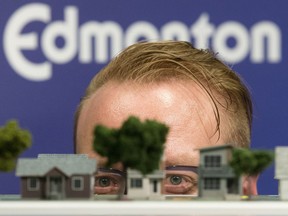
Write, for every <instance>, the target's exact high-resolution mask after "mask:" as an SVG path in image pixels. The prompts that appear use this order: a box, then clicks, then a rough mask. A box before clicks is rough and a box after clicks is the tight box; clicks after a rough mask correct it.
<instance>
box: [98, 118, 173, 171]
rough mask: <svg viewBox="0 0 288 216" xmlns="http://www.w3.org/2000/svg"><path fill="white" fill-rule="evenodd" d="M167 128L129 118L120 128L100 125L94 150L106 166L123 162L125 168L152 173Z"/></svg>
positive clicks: (154, 122) (157, 123)
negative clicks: (105, 160) (105, 158)
mask: <svg viewBox="0 0 288 216" xmlns="http://www.w3.org/2000/svg"><path fill="white" fill-rule="evenodd" d="M168 130H169V129H168V127H167V126H166V125H164V124H162V123H159V122H157V121H154V120H146V121H145V122H141V121H140V120H139V119H138V118H137V117H134V116H131V117H129V118H128V119H127V120H126V121H125V122H124V123H123V124H122V126H121V128H119V129H110V128H107V127H104V126H101V125H98V126H96V127H95V130H94V144H93V147H94V150H95V151H96V152H97V153H98V154H100V155H102V156H105V157H107V158H108V162H107V164H106V166H108V167H110V166H111V165H112V164H113V163H116V162H122V163H123V164H124V166H125V167H129V168H131V169H136V170H139V171H140V172H141V173H142V174H144V175H145V174H148V173H151V172H152V171H153V170H155V169H157V168H158V166H159V162H160V159H161V157H162V154H163V150H164V143H165V141H166V136H167V133H168Z"/></svg>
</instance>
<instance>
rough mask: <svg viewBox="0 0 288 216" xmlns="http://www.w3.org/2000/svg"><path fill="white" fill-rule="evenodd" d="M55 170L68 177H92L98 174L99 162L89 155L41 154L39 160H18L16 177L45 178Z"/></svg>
mask: <svg viewBox="0 0 288 216" xmlns="http://www.w3.org/2000/svg"><path fill="white" fill-rule="evenodd" d="M54 168H57V169H59V170H60V171H61V172H63V173H64V174H65V175H66V176H71V175H74V174H79V175H84V174H90V175H91V174H94V173H95V172H96V169H97V162H96V160H95V159H91V158H88V156H87V155H75V154H40V155H38V158H21V159H18V163H17V167H16V176H44V175H45V174H46V173H47V172H49V171H50V170H52V169H54Z"/></svg>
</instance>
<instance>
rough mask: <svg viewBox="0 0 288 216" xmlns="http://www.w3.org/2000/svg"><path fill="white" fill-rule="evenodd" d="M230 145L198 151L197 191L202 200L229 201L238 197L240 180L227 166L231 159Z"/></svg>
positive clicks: (240, 189) (231, 148) (240, 188)
mask: <svg viewBox="0 0 288 216" xmlns="http://www.w3.org/2000/svg"><path fill="white" fill-rule="evenodd" d="M232 150H233V147H232V146H231V145H222V146H212V147H206V148H202V149H200V166H199V181H198V191H199V196H200V197H202V198H209V199H210V198H212V199H230V198H232V197H233V196H235V195H238V196H239V195H240V194H241V191H242V187H241V186H242V185H241V178H240V177H238V176H236V175H235V173H234V170H233V169H232V167H231V166H230V165H229V162H230V160H231V159H232Z"/></svg>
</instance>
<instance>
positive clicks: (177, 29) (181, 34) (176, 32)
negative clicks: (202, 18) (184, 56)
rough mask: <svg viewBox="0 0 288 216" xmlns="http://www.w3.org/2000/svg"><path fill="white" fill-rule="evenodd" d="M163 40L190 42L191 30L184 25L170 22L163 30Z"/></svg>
mask: <svg viewBox="0 0 288 216" xmlns="http://www.w3.org/2000/svg"><path fill="white" fill-rule="evenodd" d="M161 38H162V39H163V40H182V41H189V40H190V38H189V30H188V28H187V26H186V25H184V23H181V22H176V21H174V22H169V23H167V24H165V25H164V26H163V27H162V28H161Z"/></svg>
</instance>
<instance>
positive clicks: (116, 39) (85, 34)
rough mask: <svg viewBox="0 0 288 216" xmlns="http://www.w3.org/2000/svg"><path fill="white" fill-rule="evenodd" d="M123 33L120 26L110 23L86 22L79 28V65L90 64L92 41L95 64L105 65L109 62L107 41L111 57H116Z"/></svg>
mask: <svg viewBox="0 0 288 216" xmlns="http://www.w3.org/2000/svg"><path fill="white" fill-rule="evenodd" d="M122 37H123V31H122V29H121V26H120V25H119V24H118V23H116V22H112V21H106V22H104V23H99V22H96V21H91V22H87V23H85V24H84V25H82V26H81V28H80V44H79V49H80V50H79V61H80V62H81V63H89V62H92V50H93V49H92V47H93V46H92V39H94V42H95V47H94V50H95V57H94V58H95V62H96V63H102V64H103V63H106V62H107V61H109V55H108V54H109V52H108V47H109V44H108V39H109V38H110V44H111V57H114V56H116V55H117V54H118V53H119V52H120V51H121V50H122V48H123V47H122V40H123V39H122Z"/></svg>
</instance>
